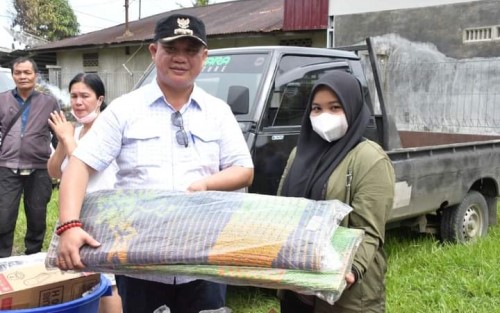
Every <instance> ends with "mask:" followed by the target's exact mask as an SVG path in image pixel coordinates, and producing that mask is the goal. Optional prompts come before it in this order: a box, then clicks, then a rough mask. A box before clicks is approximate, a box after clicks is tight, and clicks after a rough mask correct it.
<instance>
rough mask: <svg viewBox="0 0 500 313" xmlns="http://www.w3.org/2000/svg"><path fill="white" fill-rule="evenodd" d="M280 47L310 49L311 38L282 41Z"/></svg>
mask: <svg viewBox="0 0 500 313" xmlns="http://www.w3.org/2000/svg"><path fill="white" fill-rule="evenodd" d="M280 46H297V47H312V39H311V38H297V39H283V40H280Z"/></svg>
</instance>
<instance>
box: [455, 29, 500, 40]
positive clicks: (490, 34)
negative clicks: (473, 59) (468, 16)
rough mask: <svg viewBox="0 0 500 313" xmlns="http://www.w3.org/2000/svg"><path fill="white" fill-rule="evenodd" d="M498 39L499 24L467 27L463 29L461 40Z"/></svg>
mask: <svg viewBox="0 0 500 313" xmlns="http://www.w3.org/2000/svg"><path fill="white" fill-rule="evenodd" d="M498 39H500V26H487V27H477V28H468V29H465V30H464V35H463V42H483V41H491V40H498Z"/></svg>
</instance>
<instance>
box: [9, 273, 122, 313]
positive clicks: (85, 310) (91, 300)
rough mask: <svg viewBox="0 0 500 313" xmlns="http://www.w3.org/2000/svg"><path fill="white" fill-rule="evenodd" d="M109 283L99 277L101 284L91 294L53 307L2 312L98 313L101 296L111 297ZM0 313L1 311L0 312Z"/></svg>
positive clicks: (102, 277) (104, 278)
mask: <svg viewBox="0 0 500 313" xmlns="http://www.w3.org/2000/svg"><path fill="white" fill-rule="evenodd" d="M111 291H112V290H111V283H110V281H109V280H108V279H107V278H106V277H104V275H101V283H100V284H99V287H98V288H97V289H96V290H94V291H92V292H91V293H89V294H87V295H85V296H83V297H81V298H78V299H75V300H73V301H68V302H64V303H60V304H55V305H48V306H42V307H38V308H31V309H22V310H7V311H2V312H8V313H42V312H43V313H98V312H99V300H100V299H101V297H103V296H110V295H111ZM0 311H1V310H0Z"/></svg>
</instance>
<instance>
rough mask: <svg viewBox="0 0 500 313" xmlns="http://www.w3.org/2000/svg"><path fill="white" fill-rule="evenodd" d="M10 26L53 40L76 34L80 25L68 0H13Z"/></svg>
mask: <svg viewBox="0 0 500 313" xmlns="http://www.w3.org/2000/svg"><path fill="white" fill-rule="evenodd" d="M14 10H15V13H14V19H13V20H12V27H15V26H17V25H19V27H20V28H21V30H22V31H25V32H27V33H29V34H32V35H35V36H38V37H41V38H44V39H47V40H50V41H53V40H60V39H63V38H67V37H72V36H75V35H77V34H78V33H79V32H80V30H79V27H80V25H79V24H78V20H77V18H76V15H75V13H74V12H73V9H72V8H71V6H70V5H69V3H68V0H14Z"/></svg>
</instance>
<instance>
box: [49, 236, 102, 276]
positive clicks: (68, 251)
mask: <svg viewBox="0 0 500 313" xmlns="http://www.w3.org/2000/svg"><path fill="white" fill-rule="evenodd" d="M86 244H87V245H89V246H91V247H94V248H97V247H99V246H100V245H101V244H100V243H99V242H98V241H97V240H95V239H94V238H93V237H92V236H90V235H89V234H88V233H87V232H86V231H84V230H83V229H82V228H80V227H73V228H70V229H68V230H66V231H65V232H64V233H62V234H61V236H60V237H59V245H58V251H57V267H59V268H60V269H61V270H73V269H83V268H85V264H83V263H82V260H81V259H80V248H81V247H82V246H83V245H86Z"/></svg>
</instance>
